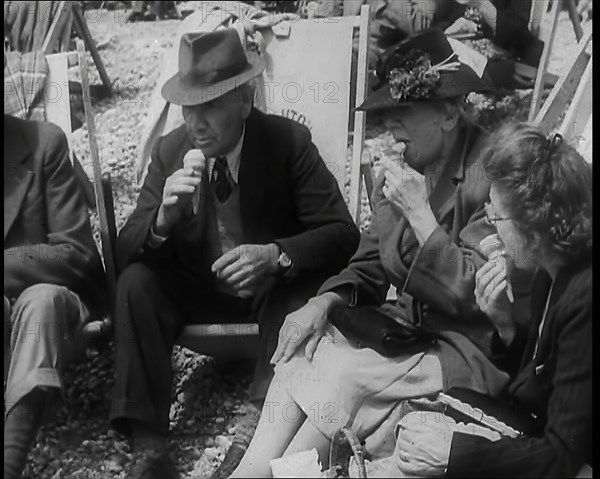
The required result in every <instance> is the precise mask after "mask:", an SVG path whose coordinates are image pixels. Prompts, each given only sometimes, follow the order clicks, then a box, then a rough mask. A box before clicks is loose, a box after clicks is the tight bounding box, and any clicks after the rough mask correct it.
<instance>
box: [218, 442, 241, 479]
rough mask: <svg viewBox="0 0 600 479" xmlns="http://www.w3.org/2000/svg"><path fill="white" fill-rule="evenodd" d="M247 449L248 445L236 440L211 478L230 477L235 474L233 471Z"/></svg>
mask: <svg viewBox="0 0 600 479" xmlns="http://www.w3.org/2000/svg"><path fill="white" fill-rule="evenodd" d="M247 449H248V446H247V445H244V444H240V443H238V442H234V443H233V444H232V445H231V447H230V448H229V450H228V451H227V454H225V457H224V458H223V462H222V463H221V464H220V465H219V467H217V468H216V469H215V472H213V473H212V475H211V476H210V479H228V478H229V477H230V476H231V474H233V471H235V468H236V467H238V464H239V463H240V461H241V460H242V457H244V454H246V450H247Z"/></svg>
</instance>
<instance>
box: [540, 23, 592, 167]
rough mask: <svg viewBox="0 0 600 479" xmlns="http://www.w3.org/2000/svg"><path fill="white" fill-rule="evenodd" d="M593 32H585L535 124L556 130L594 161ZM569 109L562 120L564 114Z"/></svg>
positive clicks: (586, 157) (589, 159)
mask: <svg viewBox="0 0 600 479" xmlns="http://www.w3.org/2000/svg"><path fill="white" fill-rule="evenodd" d="M591 39H592V33H591V32H590V33H588V34H587V35H585V36H584V37H583V38H582V39H581V40H580V41H579V44H578V48H577V52H576V54H575V55H574V56H573V58H572V59H571V61H570V64H569V67H568V69H567V71H566V73H565V74H564V75H563V76H562V77H561V78H560V80H559V81H558V83H557V84H556V85H555V86H554V88H553V89H552V91H551V92H550V95H549V96H548V98H547V100H546V101H545V102H544V105H543V107H542V109H541V110H540V111H539V113H538V114H537V116H536V117H535V119H534V123H535V124H536V125H538V126H540V127H541V128H542V129H544V130H547V131H550V130H553V129H557V131H558V132H559V133H561V134H562V135H563V138H564V139H565V140H566V141H568V142H569V143H571V144H573V145H574V146H575V147H576V148H577V149H578V150H579V152H580V153H581V154H582V155H583V157H584V158H585V159H586V160H587V161H588V162H590V163H591V162H592V134H591V133H592V57H591V55H590V54H589V53H587V50H588V45H589V43H590V42H591ZM563 112H566V113H565V115H564V118H562V121H561V114H562V113H563Z"/></svg>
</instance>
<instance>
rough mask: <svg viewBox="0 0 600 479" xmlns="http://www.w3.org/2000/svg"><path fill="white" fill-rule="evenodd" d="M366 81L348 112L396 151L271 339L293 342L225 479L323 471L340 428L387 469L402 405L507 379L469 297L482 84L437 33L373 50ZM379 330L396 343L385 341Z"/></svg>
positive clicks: (478, 258) (480, 190) (479, 198)
mask: <svg viewBox="0 0 600 479" xmlns="http://www.w3.org/2000/svg"><path fill="white" fill-rule="evenodd" d="M377 73H378V77H379V78H380V79H381V82H380V86H379V88H378V89H377V90H376V91H375V92H374V93H372V94H371V95H370V96H369V97H368V98H367V99H366V100H365V102H364V103H363V104H362V105H361V106H360V108H361V109H363V110H367V111H373V110H377V111H379V112H380V113H381V115H382V120H383V121H384V123H385V125H386V126H387V128H388V129H389V130H390V131H391V133H392V135H393V137H394V139H395V140H396V142H397V145H396V146H394V147H393V150H394V151H393V152H390V156H391V159H386V160H384V161H383V168H382V172H381V174H380V175H379V177H378V179H377V181H376V184H375V188H374V191H373V194H372V204H373V208H372V218H371V223H370V225H369V228H368V230H367V231H366V232H364V233H363V234H362V235H361V241H360V245H359V248H358V250H357V252H356V253H355V255H354V256H353V258H352V259H351V261H350V263H349V265H348V266H347V267H346V268H345V269H344V270H342V271H341V272H340V273H339V274H337V275H335V276H333V277H331V278H329V279H328V280H327V281H326V282H325V283H324V284H323V285H322V286H321V288H320V289H319V293H318V295H317V296H315V297H314V298H311V299H310V300H309V301H308V303H307V304H306V305H305V306H303V307H302V308H300V309H299V310H298V311H295V312H293V313H292V314H290V315H288V316H287V317H286V320H285V322H284V325H283V327H282V330H285V329H286V327H288V326H291V325H294V327H295V328H296V331H297V334H296V335H295V337H294V338H288V337H285V336H283V335H282V336H280V338H279V343H278V346H277V349H276V352H275V354H274V355H273V358H272V362H273V363H274V364H275V376H274V379H273V381H272V382H271V386H270V388H269V391H268V393H267V397H266V400H265V404H268V405H270V406H271V407H270V408H269V415H268V416H269V417H265V414H263V415H262V417H261V418H260V420H259V424H258V426H257V429H256V432H255V434H254V437H253V439H252V442H251V443H250V445H249V447H248V451H247V453H246V455H245V456H244V458H243V459H242V461H241V462H240V464H239V466H238V468H237V469H236V471H235V472H234V473H233V474H232V476H231V477H269V476H270V474H271V468H270V461H271V460H273V459H275V458H279V457H281V456H283V455H289V454H293V453H295V452H299V451H304V450H310V449H312V448H316V449H317V451H318V452H319V455H320V459H321V461H322V463H323V464H324V466H325V467H327V459H328V456H329V454H328V453H329V448H330V444H331V439H332V438H333V437H334V436H335V434H336V432H337V431H338V430H339V428H340V427H342V426H346V427H348V428H351V429H352V430H353V431H354V432H355V433H356V435H357V437H358V439H359V440H360V441H361V443H363V444H365V448H366V450H367V452H368V453H369V454H370V455H371V456H372V457H373V458H374V459H379V458H383V457H387V456H389V455H390V454H392V452H393V450H394V428H395V426H396V424H397V422H398V420H399V419H400V417H401V414H402V412H404V411H406V408H405V407H404V406H403V404H404V403H403V401H405V400H408V399H419V398H424V397H431V396H433V397H435V395H436V394H437V393H438V392H440V391H445V390H447V389H449V388H451V387H463V388H468V389H472V390H475V391H479V392H481V393H486V394H495V393H497V392H498V391H500V390H501V388H502V387H503V386H504V385H505V384H506V383H507V381H508V379H509V375H508V373H506V372H505V371H504V370H503V369H502V358H504V356H505V355H507V354H508V355H510V354H514V353H513V352H511V351H508V350H505V349H502V348H499V349H498V348H497V347H496V346H497V344H496V343H497V339H498V338H497V337H495V336H494V335H493V333H494V331H495V329H494V326H493V324H492V323H491V321H490V320H489V319H488V318H487V317H486V316H485V314H483V313H482V312H481V310H479V308H478V306H477V303H476V301H475V296H474V289H475V273H476V271H477V270H478V268H480V267H481V266H483V265H484V264H485V261H486V258H485V256H484V254H483V252H482V251H481V249H480V248H479V242H480V241H481V240H482V239H483V238H484V237H486V236H487V235H490V234H492V233H493V232H494V227H493V226H491V225H490V224H489V223H487V222H486V220H485V214H484V205H485V202H486V200H487V199H488V193H489V187H490V184H489V181H488V179H487V178H486V177H485V176H484V175H483V171H482V170H481V167H480V165H479V163H478V157H479V152H480V151H481V149H482V147H483V144H484V140H485V138H486V136H487V135H486V134H485V132H484V131H483V130H482V129H481V128H479V127H478V126H476V125H475V124H474V123H473V122H472V121H470V120H469V118H468V116H466V114H467V113H468V112H467V111H466V106H465V101H464V99H465V96H466V95H467V94H468V93H469V92H472V91H485V90H487V89H488V86H487V83H486V81H485V80H486V79H485V78H483V79H482V78H480V77H479V76H478V75H477V74H476V73H475V71H474V70H472V69H471V68H470V67H469V66H467V65H466V64H464V63H462V62H460V61H459V60H458V58H457V56H456V55H455V53H454V51H453V50H452V48H451V46H450V44H449V43H448V40H447V39H446V37H445V35H444V34H443V32H442V31H441V30H439V29H426V30H422V31H421V32H419V33H417V34H415V35H414V36H412V37H410V38H409V39H407V40H405V41H403V42H401V43H399V44H397V45H395V46H393V47H392V48H391V49H389V50H386V52H384V54H383V56H382V57H381V62H380V64H379V65H378V68H377ZM390 284H392V285H394V286H395V287H396V289H397V292H398V297H397V300H396V301H394V302H387V301H386V293H387V291H388V289H389V287H390ZM513 287H514V289H515V290H518V292H517V291H515V303H516V302H517V301H519V300H520V298H518V295H519V294H520V293H521V290H520V289H519V288H518V287H515V283H513ZM386 318H387V319H386ZM398 323H401V324H402V325H404V329H403V330H402V333H400V332H397V331H398V329H399V328H400V325H399V324H398ZM392 325H395V326H392ZM389 331H396V332H397V335H396V336H392V339H394V341H389V342H386V340H385V338H386V337H388V338H389V337H390V336H389ZM323 338H325V340H323V341H322V340H321V339H323ZM515 347H517V350H518V345H515ZM272 405H280V406H279V409H278V407H277V406H275V407H273V406H272ZM282 406H283V409H281V408H282ZM294 406H295V407H294ZM323 411H325V413H323ZM333 466H334V465H333V464H330V465H329V467H333ZM377 477H386V476H377ZM390 477H391V476H390Z"/></svg>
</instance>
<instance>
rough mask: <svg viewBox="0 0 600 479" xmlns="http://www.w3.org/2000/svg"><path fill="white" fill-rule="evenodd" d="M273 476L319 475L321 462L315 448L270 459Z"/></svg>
mask: <svg viewBox="0 0 600 479" xmlns="http://www.w3.org/2000/svg"><path fill="white" fill-rule="evenodd" d="M271 471H272V472H273V477H320V476H321V463H320V462H319V454H318V453H317V450H316V449H314V448H313V449H311V450H310V451H302V452H298V453H296V454H291V455H289V456H284V457H281V458H279V459H273V460H272V461H271Z"/></svg>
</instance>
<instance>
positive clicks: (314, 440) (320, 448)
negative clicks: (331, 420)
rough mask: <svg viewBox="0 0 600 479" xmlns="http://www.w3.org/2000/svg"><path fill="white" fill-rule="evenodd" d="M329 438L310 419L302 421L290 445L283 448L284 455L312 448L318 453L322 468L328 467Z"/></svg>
mask: <svg viewBox="0 0 600 479" xmlns="http://www.w3.org/2000/svg"><path fill="white" fill-rule="evenodd" d="M330 445H331V440H330V439H329V438H328V437H327V436H325V435H323V433H322V432H321V431H319V430H318V429H317V428H316V427H315V426H313V424H312V423H311V422H310V421H304V424H302V426H301V427H300V429H299V430H298V432H297V433H296V435H295V436H294V438H293V439H292V441H291V442H290V445H289V446H288V447H287V449H286V450H285V453H284V456H287V455H290V454H296V453H297V452H302V451H309V450H311V449H313V448H315V449H316V450H317V452H318V453H319V459H320V460H321V465H322V466H323V468H324V469H327V468H328V467H329V448H330Z"/></svg>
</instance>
